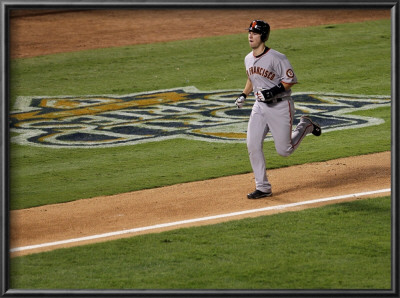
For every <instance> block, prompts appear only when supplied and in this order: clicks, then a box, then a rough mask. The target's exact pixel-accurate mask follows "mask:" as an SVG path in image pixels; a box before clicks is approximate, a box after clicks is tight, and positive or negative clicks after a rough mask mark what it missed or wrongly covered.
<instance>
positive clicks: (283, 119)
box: [235, 20, 321, 199]
mask: <svg viewBox="0 0 400 298" xmlns="http://www.w3.org/2000/svg"><path fill="white" fill-rule="evenodd" d="M248 31H249V33H248V41H249V44H250V47H251V49H252V51H251V52H250V53H249V54H248V55H247V56H246V57H245V59H244V62H245V67H246V72H247V82H246V85H245V87H244V90H243V93H242V94H241V95H240V96H239V97H238V98H237V99H236V101H235V104H236V106H237V107H238V108H242V107H243V105H244V103H245V100H246V98H247V96H248V95H249V94H250V92H253V94H254V95H255V99H256V100H255V102H254V105H253V109H252V111H251V115H250V119H249V123H248V127H247V150H248V153H249V158H250V163H251V166H252V169H253V172H254V177H255V183H256V189H255V191H254V192H252V193H249V194H248V195H247V198H249V199H259V198H263V197H269V196H271V195H272V189H271V184H270V183H269V181H268V178H267V173H266V163H265V157H264V152H263V142H264V139H265V137H266V135H267V133H268V132H269V131H270V132H271V134H272V137H273V139H274V143H275V148H276V151H277V152H278V154H279V155H282V156H289V155H290V154H292V153H293V152H294V150H295V149H296V148H298V146H299V145H300V143H301V141H302V140H303V138H304V137H305V136H306V135H307V134H310V133H312V134H313V135H315V136H319V135H321V127H320V125H319V124H317V123H315V122H313V121H312V120H311V119H310V118H309V117H306V116H302V117H301V118H300V122H299V124H298V125H297V127H296V128H295V129H294V130H292V125H293V117H294V113H295V107H294V102H293V99H292V97H291V93H292V92H291V87H292V86H293V85H294V84H296V83H297V77H296V75H295V73H294V71H293V67H292V65H291V64H290V62H289V60H288V59H287V57H286V56H285V55H284V54H282V53H279V52H278V51H275V50H273V49H270V48H268V47H267V46H266V45H265V42H266V41H267V40H268V37H269V33H270V26H269V24H268V23H266V22H264V21H261V20H255V21H252V22H251V24H250V27H249V28H248Z"/></svg>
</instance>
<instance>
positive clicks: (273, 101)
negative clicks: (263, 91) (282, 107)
mask: <svg viewBox="0 0 400 298" xmlns="http://www.w3.org/2000/svg"><path fill="white" fill-rule="evenodd" d="M285 99H286V98H274V99H271V100H268V101H261V100H259V102H263V103H265V104H267V105H269V104H271V103H278V102H281V101H283V100H285Z"/></svg>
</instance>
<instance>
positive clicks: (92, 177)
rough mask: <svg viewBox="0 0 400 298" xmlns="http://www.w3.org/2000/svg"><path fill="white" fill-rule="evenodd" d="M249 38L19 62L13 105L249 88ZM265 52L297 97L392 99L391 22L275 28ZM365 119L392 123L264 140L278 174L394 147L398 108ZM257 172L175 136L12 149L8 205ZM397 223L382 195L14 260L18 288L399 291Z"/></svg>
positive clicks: (242, 149)
mask: <svg viewBox="0 0 400 298" xmlns="http://www.w3.org/2000/svg"><path fill="white" fill-rule="evenodd" d="M246 36H247V35H246V34H238V35H228V36H225V37H211V38H201V39H195V40H187V41H179V42H169V43H157V44H151V45H140V46H131V47H122V48H109V49H99V50H91V51H82V52H77V53H66V54H56V55H48V56H42V57H36V58H29V59H18V60H13V61H12V62H11V107H12V104H13V103H14V102H15V99H16V97H17V96H29V95H49V96H52V95H53V96H56V95H89V94H129V93H134V92H141V91H149V90H157V89H168V88H174V87H182V86H195V87H197V88H198V89H200V90H219V89H238V90H239V89H242V88H243V86H244V83H245V80H246V74H245V71H244V65H243V59H244V56H245V55H246V54H247V53H248V52H249V47H248V44H247V40H246ZM288 40H289V41H290V43H288V42H287V41H288ZM269 46H270V47H272V48H274V49H276V50H278V51H281V52H283V53H285V54H286V55H287V56H288V58H289V60H290V61H291V63H292V65H293V66H294V69H295V72H296V74H297V76H298V78H299V81H300V84H298V85H296V87H295V88H294V89H293V91H294V92H300V91H302V92H303V91H316V92H335V93H349V94H370V95H390V92H391V86H390V82H391V58H390V53H391V50H390V47H391V25H390V20H382V21H374V22H363V23H355V24H342V25H335V26H318V27H309V28H305V29H290V30H276V31H273V32H272V33H271V37H270V41H269ZM194 57H195V58H196V59H194ZM371 57H373V59H370V58H371ZM357 114H360V115H365V116H368V115H369V116H372V115H373V116H374V117H378V118H381V119H384V120H385V123H383V124H381V125H379V126H374V127H365V128H361V129H353V130H343V131H335V132H330V133H327V134H323V135H322V136H321V137H320V138H318V139H315V138H306V139H305V140H304V143H303V144H302V146H301V147H300V148H299V150H298V151H296V153H295V154H293V155H292V156H291V157H289V158H282V157H280V156H278V155H277V154H276V153H275V151H274V147H273V144H272V142H267V143H266V145H265V152H266V156H268V167H269V168H278V167H283V166H290V165H295V164H303V163H308V162H314V161H324V160H330V159H334V158H339V157H346V156H354V155H360V154H368V153H374V152H382V151H389V150H391V125H390V119H391V109H390V108H388V107H387V108H379V109H374V110H366V111H359V112H357ZM160 152H162V154H160ZM250 171H251V168H250V164H249V161H248V156H247V151H246V145H245V144H223V143H207V142H201V141H188V140H183V139H176V140H169V141H162V142H157V143H147V144H140V145H135V146H122V147H115V148H103V149H67V150H63V149H50V148H38V147H29V146H22V145H17V144H14V143H12V144H11V146H10V205H11V208H12V209H21V208H28V207H32V206H39V205H45V204H52V203H57V202H67V201H72V200H78V199H82V198H89V197H94V196H99V195H110V194H116V193H122V192H128V191H132V190H139V189H144V188H153V187H159V186H163V185H170V184H176V183H181V182H188V181H195V180H203V179H209V178H214V177H220V176H226V175H235V174H241V173H247V172H250ZM54 194H57V195H54ZM390 215H391V211H390V198H388V197H386V198H380V199H371V200H362V201H357V202H352V203H346V204H340V205H333V206H328V207H323V208H318V209H312V210H305V211H302V212H292V213H284V214H279V215H274V216H266V217H259V218H255V219H246V220H241V221H235V222H230V223H225V224H219V225H213V226H207V227H201V228H191V229H180V230H176V231H172V232H165V233H160V234H154V235H145V236H138V237H133V238H130V239H123V240H117V241H112V242H109V243H103V244H96V245H90V246H82V247H77V248H72V249H62V250H56V251H53V252H48V253H40V254H35V255H30V256H25V257H17V258H13V259H12V260H11V275H10V280H11V287H12V288H25V289H27V288H36V289H44V288H49V289H63V288H65V289H73V288H91V289H103V288H111V289H146V288H154V289H163V288H168V289H170V288H188V289H202V288H211V289H212V288H218V289H225V288H226V289H234V288H241V289H332V288H338V289H389V288H390V287H391V280H390V269H391V267H390V262H391V261H390V260H391V256H390V240H391V238H390V237H391V235H390ZM77 277H79V278H77Z"/></svg>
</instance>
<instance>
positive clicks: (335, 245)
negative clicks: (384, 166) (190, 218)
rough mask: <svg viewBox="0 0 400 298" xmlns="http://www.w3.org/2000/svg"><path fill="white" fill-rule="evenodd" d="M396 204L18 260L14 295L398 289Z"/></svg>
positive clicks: (346, 206) (376, 202)
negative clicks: (393, 252) (394, 275)
mask: <svg viewBox="0 0 400 298" xmlns="http://www.w3.org/2000/svg"><path fill="white" fill-rule="evenodd" d="M390 205H391V202H390V197H385V198H379V199H369V200H368V199H364V200H359V201H355V202H351V203H342V204H337V205H330V206H326V207H321V208H316V209H308V210H304V211H300V212H288V213H283V214H277V215H270V216H261V217H257V218H252V219H246V220H238V221H231V222H228V223H223V224H217V225H210V226H204V227H195V228H185V229H180V230H175V231H170V232H164V233H158V234H149V235H142V236H136V237H132V238H128V239H121V240H115V241H111V242H108V243H101V244H94V245H88V246H81V247H76V248H70V249H59V250H56V251H52V252H47V253H41V254H37V255H30V256H25V257H18V258H15V259H12V262H11V276H12V277H13V278H12V280H11V281H12V283H11V286H12V288H27V289H30V288H35V289H37V288H40V289H386V290H387V289H390V287H391V279H390V274H391V261H390V241H389V239H390V224H391V220H390V213H391V211H390V209H391V208H390V207H391V206H390Z"/></svg>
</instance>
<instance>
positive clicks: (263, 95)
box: [255, 89, 274, 101]
mask: <svg viewBox="0 0 400 298" xmlns="http://www.w3.org/2000/svg"><path fill="white" fill-rule="evenodd" d="M255 95H256V97H257V98H258V100H259V101H267V100H268V99H270V98H272V97H274V95H273V94H272V92H271V90H270V89H263V90H260V91H257V92H256V94H255Z"/></svg>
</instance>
